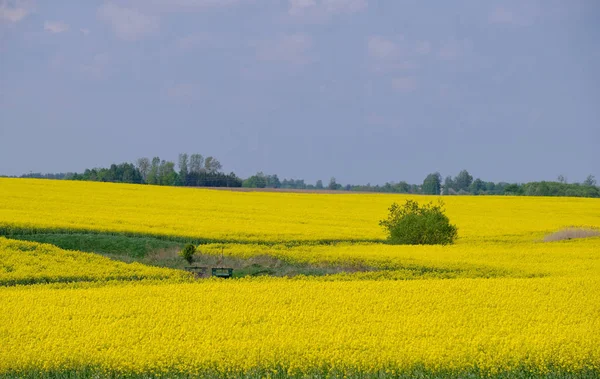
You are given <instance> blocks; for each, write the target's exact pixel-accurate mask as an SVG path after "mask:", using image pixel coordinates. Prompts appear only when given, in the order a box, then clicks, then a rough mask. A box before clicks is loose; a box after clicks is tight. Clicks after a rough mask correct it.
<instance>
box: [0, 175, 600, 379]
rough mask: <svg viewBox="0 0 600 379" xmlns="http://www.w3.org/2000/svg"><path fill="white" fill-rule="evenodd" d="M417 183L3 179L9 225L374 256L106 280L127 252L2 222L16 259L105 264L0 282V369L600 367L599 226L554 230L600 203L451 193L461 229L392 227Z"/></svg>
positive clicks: (531, 371) (302, 253) (509, 372)
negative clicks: (54, 278)
mask: <svg viewBox="0 0 600 379" xmlns="http://www.w3.org/2000/svg"><path fill="white" fill-rule="evenodd" d="M406 198H417V200H418V201H419V202H422V201H429V200H435V197H414V196H413V197H410V196H405V195H402V196H400V195H380V194H373V195H371V194H343V195H331V194H304V193H303V194H292V193H262V192H249V193H237V192H227V191H210V190H200V189H188V188H166V187H152V186H135V185H121V184H107V183H82V182H68V181H49V180H48V181H45V180H20V179H19V180H15V179H0V234H3V235H6V236H8V237H10V235H11V234H21V235H22V234H27V233H40V232H45V233H48V232H60V233H70V232H73V233H75V232H87V233H103V234H107V235H110V234H124V235H152V236H158V237H161V238H166V239H169V238H172V239H178V240H184V239H189V240H196V241H203V242H207V244H203V245H200V247H199V250H200V252H202V253H204V254H215V255H217V254H220V253H221V251H222V250H221V249H222V248H224V252H225V254H229V255H232V256H235V257H242V258H249V257H256V256H260V255H270V256H275V257H277V258H280V259H283V260H286V261H290V262H298V263H310V264H332V263H333V264H339V265H343V266H348V267H354V266H355V267H369V269H370V270H372V271H368V272H354V273H344V274H336V275H330V276H325V277H302V276H300V277H295V278H269V277H262V278H246V279H240V280H230V281H222V280H213V279H210V280H202V281H198V282H193V283H190V282H184V281H182V280H181V278H179V277H178V276H177V275H175V276H168V279H165V280H160V281H153V280H130V279H143V278H141V277H140V278H138V277H136V276H135V275H132V276H130V277H128V276H127V275H124V276H123V277H122V278H120V279H121V280H119V281H110V282H106V281H102V278H103V277H106V276H107V274H106V273H107V272H110V270H116V268H115V266H111V265H112V264H116V263H117V262H112V261H108V262H107V261H105V260H104V258H101V257H97V256H95V255H93V254H89V256H88V255H85V253H81V252H71V251H69V252H67V251H63V250H60V249H57V248H55V247H52V246H50V245H43V244H42V245H39V244H31V245H29V243H25V242H17V241H12V240H9V239H3V238H0V257H7V256H8V257H9V259H10V262H11V263H10V265H11V266H13V267H20V266H27V263H26V262H27V261H28V260H29V259H34V261H35V262H37V263H39V264H37V268H38V269H39V268H40V266H42V267H43V262H49V263H48V264H47V265H46V266H45V269H46V270H47V274H52V275H60V274H61V273H63V272H68V271H69V270H70V269H69V267H71V266H69V264H66V263H65V262H66V261H65V260H63V261H60V260H59V262H60V263H62V265H60V264H55V263H51V262H56V261H57V258H56V257H63V256H64V255H65V254H71V255H72V256H71V258H68V259H73V261H74V262H78V263H76V264H74V265H73V267H74V268H77V267H78V268H81V262H82V260H81V259H83V261H86V262H87V263H86V266H89V267H88V269H89V270H90V272H94V273H96V274H93V278H97V279H98V280H97V281H94V282H79V283H74V284H60V283H54V284H35V285H27V286H21V285H18V286H4V287H2V282H0V304H1V305H2V312H0V347H1V348H0V377H3V375H4V376H6V377H21V376H28V377H39V376H44V375H46V374H51V373H64V375H65V376H68V375H71V376H69V377H77V375H79V374H77V373H81V375H80V377H104V376H110V375H117V376H121V375H125V376H126V375H129V376H132V377H153V376H156V377H174V376H177V375H182V377H186V376H187V375H190V376H192V377H193V376H201V375H204V376H209V377H219V376H220V377H238V376H243V375H247V376H248V377H257V378H258V377H261V378H262V377H281V378H283V377H287V376H296V377H305V376H310V375H313V376H315V377H327V376H329V377H336V376H337V377H344V376H347V377H352V376H353V375H354V376H357V377H369V376H373V377H388V376H389V377H395V376H400V375H405V376H406V377H418V376H420V377H428V376H429V377H433V376H435V375H437V376H438V377H465V376H467V375H472V376H474V377H480V376H481V377H494V376H497V377H517V376H519V375H520V376H519V377H535V376H536V375H537V377H545V376H549V375H555V376H557V377H565V378H570V377H589V378H592V377H598V376H600V238H598V237H595V238H588V239H579V240H569V241H558V242H549V243H546V242H542V239H543V236H544V235H545V234H548V233H551V232H554V231H556V230H559V229H561V228H564V227H568V226H586V227H596V228H598V227H600V201H598V200H596V199H574V198H530V197H473V196H464V197H462V196H456V197H444V201H445V202H446V209H447V215H448V216H449V218H450V220H451V221H452V222H453V223H455V224H456V225H457V226H458V228H459V236H460V238H459V240H458V241H457V243H456V244H455V245H451V246H391V245H386V244H382V243H380V242H381V241H382V240H383V239H384V237H385V236H384V234H383V230H382V229H381V228H380V227H379V226H378V224H377V222H378V220H380V219H382V218H384V217H385V215H386V212H387V207H389V205H390V204H391V203H392V202H393V201H396V202H402V201H404V199H406ZM331 242H335V243H331ZM18 244H23V245H18ZM18 246H26V247H25V248H23V249H21V248H19V247H18ZM29 248H31V249H33V251H36V250H39V251H40V254H37V255H35V256H33V257H29V256H28V255H27V253H28V251H27V249H29ZM46 250H47V251H48V252H50V253H49V254H46V255H44V254H45V253H43V254H42V253H41V252H42V251H46ZM7 251H8V252H9V253H8V254H7V253H6V252H7ZM2 254H4V255H2ZM83 257H85V258H83ZM92 257H96V258H98V260H94V259H92ZM80 258H81V259H80ZM3 259H4V261H3V262H6V261H7V260H6V258H3ZM61 259H62V258H61ZM68 259H67V261H68ZM78 259H79V260H78ZM2 264H4V263H2ZM2 264H0V266H1V265H2ZM125 266H127V265H125ZM4 267H7V265H6V264H4ZM142 267H143V268H140V270H141V271H143V270H150V269H152V270H153V269H155V268H150V267H145V266H142ZM128 268H130V267H128ZM120 269H121V268H119V269H118V270H120ZM123 269H124V268H123ZM19 270H21V271H20V272H21V273H22V275H21V276H20V278H25V279H26V278H28V277H32V278H34V277H35V275H36V272H35V270H34V269H31V270H30V269H19ZM28 270H29V271H28ZM156 270H162V269H158V268H156ZM5 271H6V270H5ZM16 271H17V270H15V271H14V272H16ZM167 271H168V270H167ZM167 271H165V272H167ZM144 272H145V271H144ZM168 272H171V271H168ZM3 275H7V273H6V272H5V273H2V271H1V270H0V281H1V280H2V278H3V277H4V278H6V277H7V276H3ZM14 275H16V274H14ZM168 275H170V274H168ZM144 278H149V279H153V278H158V277H153V276H152V275H148V276H145V277H144ZM405 279H421V280H405ZM20 280H21V279H20ZM94 280H96V279H94ZM34 282H35V281H34ZM4 283H6V282H4ZM57 375H58V374H57Z"/></svg>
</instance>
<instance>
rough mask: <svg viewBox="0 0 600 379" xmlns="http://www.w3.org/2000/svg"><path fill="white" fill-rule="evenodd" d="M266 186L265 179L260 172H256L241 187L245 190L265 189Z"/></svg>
mask: <svg viewBox="0 0 600 379" xmlns="http://www.w3.org/2000/svg"><path fill="white" fill-rule="evenodd" d="M266 186H267V178H266V176H265V174H263V173H262V172H257V173H256V175H252V176H251V177H249V178H248V179H246V180H244V181H243V182H242V187H246V188H265V187H266Z"/></svg>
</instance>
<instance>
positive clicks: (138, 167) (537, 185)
mask: <svg viewBox="0 0 600 379" xmlns="http://www.w3.org/2000/svg"><path fill="white" fill-rule="evenodd" d="M221 169H222V165H221V163H220V162H219V161H218V160H217V159H216V158H215V157H212V156H207V157H204V156H203V155H202V154H191V155H188V154H187V153H182V154H179V159H178V160H177V164H176V163H175V162H172V161H166V160H162V159H160V158H159V157H154V158H152V159H149V158H145V157H144V158H140V159H138V160H137V161H136V162H135V164H134V163H121V164H112V165H111V166H110V167H108V168H92V169H86V170H85V171H84V172H83V173H57V174H41V173H30V174H25V175H21V177H22V178H46V179H66V180H89V181H101V182H119V183H137V184H153V185H165V186H190V187H246V188H283V189H303V190H333V191H355V192H382V193H406V194H425V195H515V196H573V197H596V198H597V197H600V188H599V187H598V186H597V183H596V179H595V178H594V176H593V175H589V176H588V177H587V178H586V179H585V180H584V181H583V182H582V183H568V182H567V180H566V179H565V178H564V176H562V175H560V176H559V177H558V178H557V180H556V181H541V182H528V183H506V182H497V183H496V182H490V181H484V180H482V179H480V178H475V179H474V178H473V176H472V175H471V174H470V173H469V172H468V171H467V170H462V171H460V172H459V173H458V174H457V175H456V176H454V177H452V176H446V177H445V178H442V175H441V174H440V173H439V172H434V173H430V174H428V175H427V176H426V177H425V179H424V180H423V182H422V183H420V184H409V183H407V182H405V181H399V182H387V183H385V184H383V185H371V184H370V183H367V184H358V185H355V184H346V185H342V184H340V183H338V182H337V180H336V179H335V177H331V178H330V180H329V183H328V184H324V183H323V181H322V180H317V181H316V183H315V184H311V183H306V182H305V181H304V180H303V179H280V178H279V177H278V176H277V175H276V174H265V173H263V172H258V173H256V174H255V175H252V176H250V177H248V178H246V179H241V178H239V177H237V176H236V175H235V173H233V172H231V173H229V174H225V173H223V172H222V171H221Z"/></svg>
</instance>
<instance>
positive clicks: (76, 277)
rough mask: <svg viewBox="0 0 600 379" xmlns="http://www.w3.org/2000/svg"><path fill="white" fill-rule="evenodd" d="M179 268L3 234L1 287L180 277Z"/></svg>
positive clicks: (183, 276)
mask: <svg viewBox="0 0 600 379" xmlns="http://www.w3.org/2000/svg"><path fill="white" fill-rule="evenodd" d="M186 278H188V275H186V274H185V273H183V272H181V271H178V270H170V269H165V268H159V267H150V266H145V265H142V264H140V263H136V262H134V263H129V264H128V263H123V262H117V261H113V260H110V259H108V258H104V257H102V256H100V255H96V254H91V253H83V252H80V251H68V250H62V249H59V248H57V247H55V246H53V245H49V244H40V243H34V242H24V241H15V240H9V239H6V238H4V237H0V286H3V285H4V286H6V285H17V284H34V283H60V282H79V281H107V280H140V279H173V280H176V279H180V280H185V279H186Z"/></svg>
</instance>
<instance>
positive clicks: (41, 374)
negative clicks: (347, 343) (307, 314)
mask: <svg viewBox="0 0 600 379" xmlns="http://www.w3.org/2000/svg"><path fill="white" fill-rule="evenodd" d="M599 377H600V370H598V369H584V370H577V371H567V370H564V369H553V368H550V369H549V370H543V371H540V370H531V369H526V368H519V369H513V370H508V371H501V372H497V373H491V372H488V371H486V370H480V369H478V368H472V369H466V370H437V371H432V370H427V369H424V368H419V367H416V368H414V369H412V370H395V369H381V370H379V371H374V372H362V371H358V370H353V369H350V370H343V371H342V370H337V369H336V370H328V369H321V370H311V371H308V372H295V373H290V372H288V371H287V370H285V369H270V370H266V369H255V370H252V371H250V372H228V373H223V372H220V371H216V370H201V371H199V372H197V373H195V374H188V373H180V372H163V373H152V372H148V373H124V372H111V371H106V370H102V369H95V368H84V369H71V370H54V371H42V370H35V369H32V370H27V371H11V372H5V373H0V379H9V378H10V379H13V378H22V379H92V378H93V379H97V378H106V379H117V378H124V379H158V378H163V379H164V378H170V379H191V378H218V379H234V378H241V379H259V378H260V379H262V378H270V379H285V378H295V379H320V378H328V379H342V378H344V379H346V378H347V379H354V378H356V379H476V378H488V379H596V378H599Z"/></svg>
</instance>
